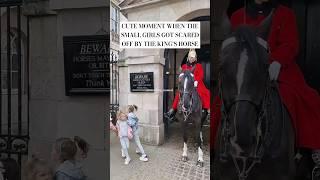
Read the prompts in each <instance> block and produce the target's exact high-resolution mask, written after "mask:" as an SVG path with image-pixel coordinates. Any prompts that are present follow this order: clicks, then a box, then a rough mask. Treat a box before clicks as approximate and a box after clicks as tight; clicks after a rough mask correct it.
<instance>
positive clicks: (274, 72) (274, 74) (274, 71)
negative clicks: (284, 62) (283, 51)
mask: <svg viewBox="0 0 320 180" xmlns="http://www.w3.org/2000/svg"><path fill="white" fill-rule="evenodd" d="M280 69H281V64H280V63H279V62H278V61H273V62H272V63H271V64H270V66H269V76H270V80H271V81H276V80H278V76H279V73H280Z"/></svg>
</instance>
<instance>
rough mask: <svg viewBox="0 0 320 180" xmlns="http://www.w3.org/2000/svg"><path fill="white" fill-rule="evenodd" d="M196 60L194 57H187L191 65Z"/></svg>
mask: <svg viewBox="0 0 320 180" xmlns="http://www.w3.org/2000/svg"><path fill="white" fill-rule="evenodd" d="M196 60H197V58H196V57H189V62H190V63H193V62H195V61H196Z"/></svg>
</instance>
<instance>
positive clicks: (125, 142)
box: [120, 137, 131, 164]
mask: <svg viewBox="0 0 320 180" xmlns="http://www.w3.org/2000/svg"><path fill="white" fill-rule="evenodd" d="M120 144H121V147H122V152H123V153H124V155H125V157H126V159H125V164H128V163H129V162H130V159H131V158H130V156H129V153H128V149H129V139H128V137H121V138H120Z"/></svg>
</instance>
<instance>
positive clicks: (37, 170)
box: [25, 155, 53, 180]
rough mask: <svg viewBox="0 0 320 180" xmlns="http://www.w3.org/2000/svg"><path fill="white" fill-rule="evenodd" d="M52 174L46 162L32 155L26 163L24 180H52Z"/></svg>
mask: <svg viewBox="0 0 320 180" xmlns="http://www.w3.org/2000/svg"><path fill="white" fill-rule="evenodd" d="M52 179H53V174H52V169H51V168H50V166H49V164H48V162H47V161H45V160H42V159H39V158H37V157H36V156H35V155H32V157H31V159H29V160H28V161H27V163H26V171H25V180H52Z"/></svg>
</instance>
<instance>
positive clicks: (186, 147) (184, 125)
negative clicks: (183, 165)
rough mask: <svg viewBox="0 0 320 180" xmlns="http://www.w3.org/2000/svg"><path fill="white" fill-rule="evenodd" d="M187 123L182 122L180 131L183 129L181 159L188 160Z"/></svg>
mask: <svg viewBox="0 0 320 180" xmlns="http://www.w3.org/2000/svg"><path fill="white" fill-rule="evenodd" d="M186 128H187V123H186V122H185V121H183V122H182V131H183V152H182V161H188V154H187V152H188V146H187V140H188V136H187V130H186Z"/></svg>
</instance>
